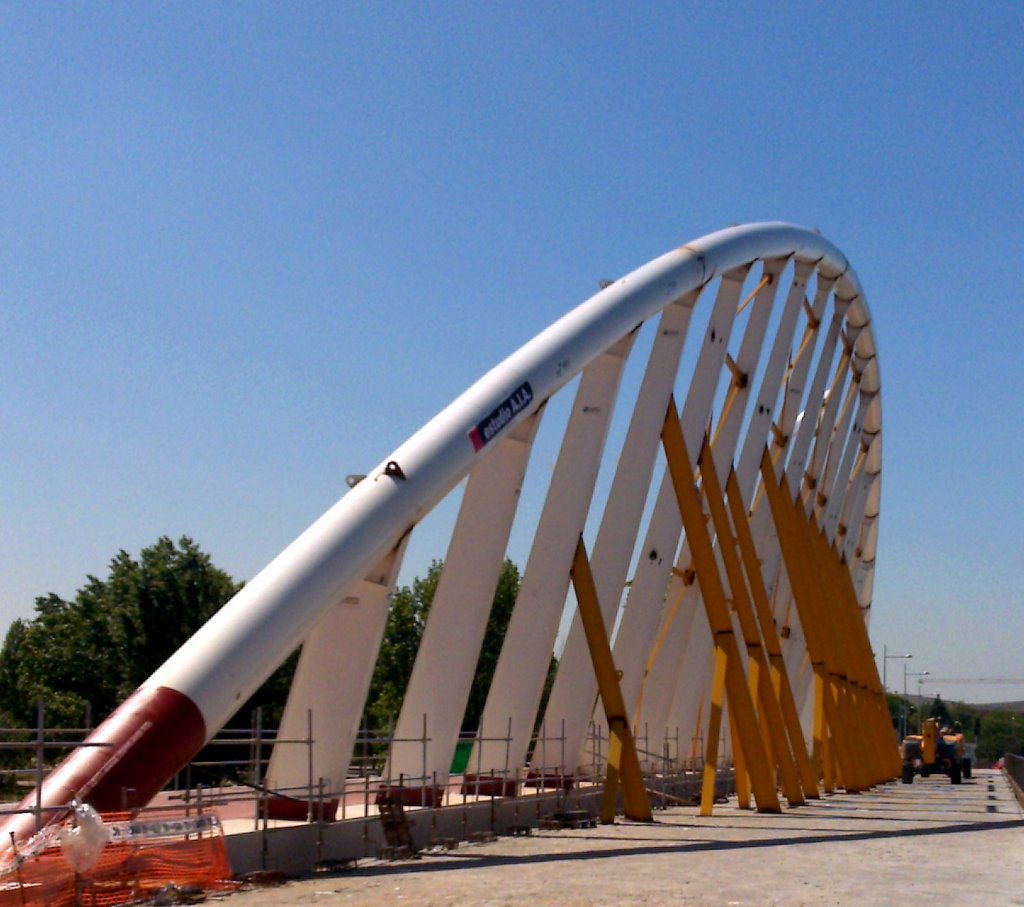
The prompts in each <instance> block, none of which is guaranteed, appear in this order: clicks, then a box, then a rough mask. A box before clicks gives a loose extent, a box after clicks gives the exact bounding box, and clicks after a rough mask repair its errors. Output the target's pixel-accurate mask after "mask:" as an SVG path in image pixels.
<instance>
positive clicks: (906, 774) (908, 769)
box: [903, 762, 914, 784]
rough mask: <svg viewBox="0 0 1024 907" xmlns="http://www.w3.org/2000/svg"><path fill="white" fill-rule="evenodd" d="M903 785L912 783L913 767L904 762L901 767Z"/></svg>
mask: <svg viewBox="0 0 1024 907" xmlns="http://www.w3.org/2000/svg"><path fill="white" fill-rule="evenodd" d="M903 783H904V784H913V783H914V766H912V765H911V764H910V763H909V762H906V763H904V765H903Z"/></svg>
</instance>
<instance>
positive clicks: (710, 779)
mask: <svg viewBox="0 0 1024 907" xmlns="http://www.w3.org/2000/svg"><path fill="white" fill-rule="evenodd" d="M726 659H727V656H726V654H725V649H723V648H722V647H721V646H718V645H715V673H714V676H713V677H712V679H711V711H710V712H709V713H708V745H707V750H706V752H705V753H704V775H703V778H702V779H701V782H702V783H701V791H700V814H701V815H702V816H710V815H711V810H712V808H713V806H714V802H715V775H716V773H717V771H718V738H719V737H720V736H721V735H722V705H723V703H724V701H725V663H726Z"/></svg>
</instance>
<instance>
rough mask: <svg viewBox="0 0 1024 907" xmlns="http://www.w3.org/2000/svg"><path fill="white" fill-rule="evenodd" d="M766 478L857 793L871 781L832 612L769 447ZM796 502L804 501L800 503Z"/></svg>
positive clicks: (807, 636) (837, 743)
mask: <svg viewBox="0 0 1024 907" xmlns="http://www.w3.org/2000/svg"><path fill="white" fill-rule="evenodd" d="M761 477H762V483H761V486H762V488H763V489H764V492H765V496H766V497H767V498H768V505H769V508H770V509H771V514H772V521H773V523H774V524H775V530H776V534H777V537H778V540H779V547H780V549H781V551H782V557H783V563H784V564H785V567H786V573H787V575H788V576H789V581H790V586H791V587H792V591H793V599H794V601H795V603H796V608H797V613H798V614H799V616H800V625H801V626H802V628H803V631H804V641H805V642H806V643H807V653H808V656H809V657H810V660H811V667H812V668H813V669H814V672H815V677H816V678H819V677H820V678H821V687H820V691H821V699H820V701H821V706H822V714H823V717H824V722H825V726H826V727H825V732H830V733H831V744H832V745H833V749H834V751H835V758H836V761H837V763H838V767H839V770H840V774H841V775H842V777H843V783H844V786H845V787H846V789H847V790H848V791H851V792H852V791H857V790H862V789H863V788H864V787H865V786H866V784H865V783H864V782H862V781H861V780H860V778H861V775H862V772H860V771H859V769H858V761H857V753H856V751H855V748H854V745H853V742H854V741H853V732H852V726H850V725H848V724H847V721H848V720H849V716H848V715H847V714H846V713H845V711H844V710H843V708H842V706H843V705H844V704H845V703H843V685H844V683H845V678H844V677H843V676H842V675H841V673H840V672H839V670H838V663H837V660H836V654H835V645H834V640H833V639H832V638H831V633H830V632H829V630H830V627H829V624H828V619H827V615H824V614H823V613H822V609H821V608H820V607H819V604H820V602H819V590H818V588H817V585H816V580H815V577H814V576H813V571H812V568H811V567H810V565H809V557H808V552H807V550H806V544H807V543H806V540H805V539H803V538H802V537H801V535H802V532H801V529H800V524H801V522H802V520H801V519H800V518H798V517H797V514H796V511H795V507H794V500H793V497H792V495H791V493H790V491H789V489H788V487H787V486H786V482H785V477H783V479H782V484H780V483H779V482H778V481H777V480H776V478H775V468H774V466H773V465H772V461H771V456H770V454H769V451H768V450H767V448H766V449H765V452H764V454H763V456H762V458H761ZM796 504H797V505H799V501H797V502H796ZM823 739H824V738H823ZM822 761H823V764H824V763H826V760H825V759H824V754H823V759H822Z"/></svg>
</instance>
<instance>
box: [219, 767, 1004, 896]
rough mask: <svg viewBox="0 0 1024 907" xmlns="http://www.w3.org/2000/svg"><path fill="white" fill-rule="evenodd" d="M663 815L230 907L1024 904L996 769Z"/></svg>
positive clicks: (387, 868)
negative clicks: (774, 809)
mask: <svg viewBox="0 0 1024 907" xmlns="http://www.w3.org/2000/svg"><path fill="white" fill-rule="evenodd" d="M656 818H657V822H656V823H655V824H654V825H640V824H617V825H615V826H604V827H598V828H595V829H587V830H579V831H562V832H539V833H537V832H535V833H534V834H533V835H532V836H531V837H528V838H500V839H498V840H497V841H496V842H493V843H490V844H483V845H466V844H463V845H462V846H461V848H460V849H458V850H456V851H453V852H451V853H450V854H448V855H444V856H430V855H427V856H424V857H423V858H422V859H421V860H419V861H417V862H411V863H391V864H389V863H378V862H376V861H364V862H362V863H361V864H360V866H359V868H358V869H357V870H356V871H355V872H353V873H349V874H346V875H337V876H319V877H317V878H315V879H311V880H308V881H300V882H293V883H290V884H288V885H286V886H284V887H283V888H279V889H275V890H265V889H264V890H259V891H251V892H241V893H239V894H236V895H233V896H231V897H230V898H229V899H228V903H229V904H230V905H231V907H236V905H237V907H244V905H246V904H261V905H271V907H286V905H293V904H294V905H298V904H307V903H311V902H312V900H314V899H315V901H316V903H317V904H324V905H330V904H342V903H344V904H346V905H348V904H381V903H399V902H401V903H405V904H410V903H412V904H460V903H461V904H469V903H485V902H486V903H487V904H513V903H514V904H531V903H532V904H623V903H644V904H750V905H755V904H756V905H760V904H884V903H913V902H917V903H944V902H946V901H948V900H949V898H950V897H953V898H955V903H956V904H957V905H958V907H965V905H971V904H986V905H990V904H1012V903H1015V904H1024V818H1022V811H1021V808H1020V806H1019V805H1018V803H1017V801H1016V799H1015V798H1014V796H1013V794H1012V792H1011V791H1010V789H1009V787H1008V785H1007V783H1006V781H1005V780H1004V779H1003V778H1002V777H1001V776H1000V775H999V774H998V773H996V772H992V771H977V772H975V776H974V778H973V779H972V780H971V781H966V782H965V783H964V784H963V785H961V786H959V787H955V786H953V785H951V784H950V783H949V782H948V781H947V780H946V779H945V778H940V777H936V778H930V779H927V780H921V779H918V780H917V781H916V782H915V783H914V784H913V785H912V786H906V785H902V784H898V783H895V784H889V785H886V786H885V787H883V788H880V789H878V790H875V791H872V792H870V793H867V794H861V795H846V794H837V795H834V796H831V797H827V798H825V799H824V800H822V801H820V802H819V803H816V804H810V805H807V806H802V807H800V808H799V809H793V810H788V811H784V812H783V813H782V814H781V815H758V814H754V813H750V812H745V811H740V810H738V809H736V808H735V801H734V800H733V801H730V803H729V804H728V805H724V806H721V807H716V809H715V815H714V816H713V817H711V818H707V819H702V818H698V817H697V815H696V810H695V809H671V810H668V811H665V812H660V813H657V814H656ZM932 898H934V899H935V900H932Z"/></svg>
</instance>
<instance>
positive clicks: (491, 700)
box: [469, 331, 636, 775]
mask: <svg viewBox="0 0 1024 907" xmlns="http://www.w3.org/2000/svg"><path fill="white" fill-rule="evenodd" d="M635 338H636V333H635V331H634V332H631V333H630V334H628V335H627V336H626V337H623V338H622V339H621V340H620V341H619V342H618V343H616V344H615V345H614V346H613V347H611V349H609V350H608V352H606V353H603V354H602V355H601V356H599V357H598V358H597V359H596V360H595V361H594V362H592V363H591V364H590V365H588V366H587V367H586V368H585V369H584V370H583V375H582V377H581V379H580V385H579V389H578V390H577V392H576V399H575V401H574V402H573V408H572V414H571V415H570V416H569V424H568V426H567V427H566V430H565V436H564V437H563V439H562V447H561V450H560V451H559V454H558V460H557V462H556V463H555V471H554V475H553V476H552V478H551V485H550V486H549V488H548V494H547V498H546V500H545V502H544V509H543V511H542V513H541V517H540V522H539V523H538V526H537V532H536V535H535V536H534V542H533V547H532V548H531V550H530V556H529V559H528V560H527V563H526V569H525V571H524V572H523V578H522V581H521V583H520V586H519V595H518V597H517V599H516V603H515V607H514V608H513V611H512V617H511V619H510V620H509V625H508V630H507V631H506V633H505V641H504V644H503V645H502V649H501V655H499V656H498V663H497V665H496V666H495V669H494V678H493V680H492V681H491V689H490V692H489V693H488V696H487V703H486V704H485V706H484V712H483V717H482V718H481V721H480V731H479V734H478V737H477V742H476V744H475V745H474V749H473V752H472V753H471V755H470V761H469V767H470V771H473V772H475V771H477V770H479V772H481V773H490V772H495V773H498V774H501V775H504V773H505V772H506V771H507V770H509V769H515V768H516V767H518V766H521V765H522V764H523V763H524V761H525V759H526V751H527V749H528V747H529V744H530V735H531V732H532V730H533V724H534V721H535V719H536V717H537V709H538V706H539V705H540V698H541V695H542V693H543V690H544V681H545V679H546V677H547V673H548V665H549V663H550V660H551V651H552V647H553V646H554V641H555V634H556V632H557V630H558V622H559V619H560V618H561V616H562V609H563V607H564V605H565V600H566V595H567V593H568V590H569V571H570V569H571V567H572V560H573V557H574V555H575V553H576V544H577V542H578V540H579V537H580V533H582V531H583V526H584V524H585V523H586V519H587V512H588V511H589V509H590V500H591V497H592V495H593V493H594V483H595V482H596V481H597V473H598V469H599V468H600V465H601V455H602V453H603V450H604V444H605V439H606V437H607V434H608V425H609V423H610V421H611V415H612V409H613V407H614V405H615V398H616V396H617V395H618V390H619V382H620V380H621V378H622V370H623V368H624V367H625V363H626V357H627V356H628V355H629V352H630V349H631V348H632V346H633V341H634V340H635Z"/></svg>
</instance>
